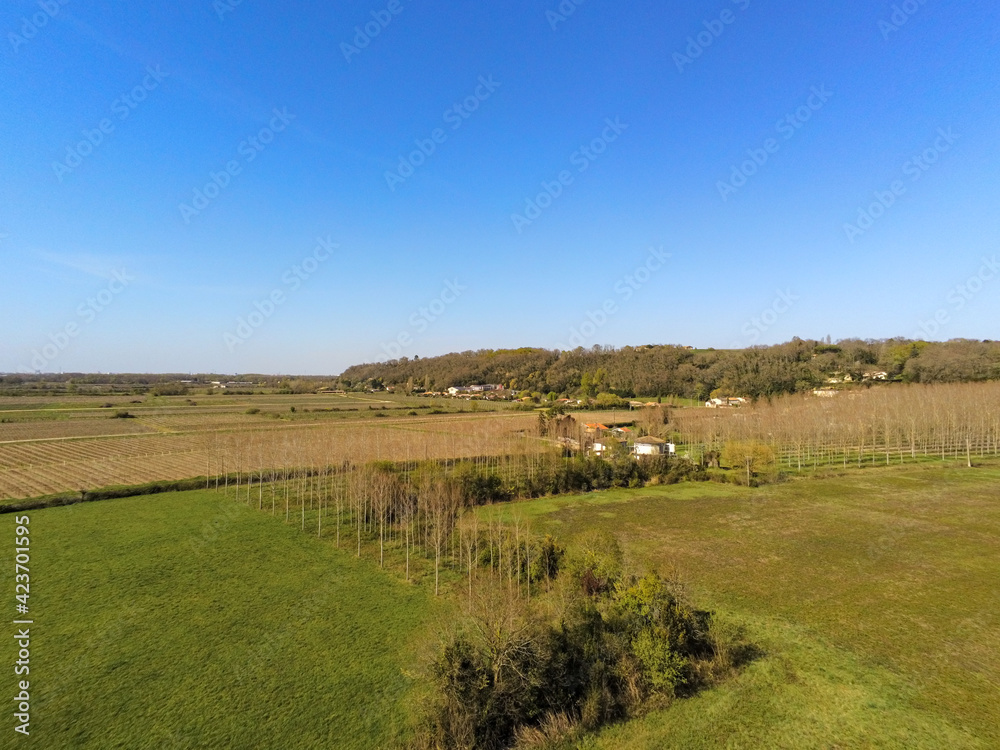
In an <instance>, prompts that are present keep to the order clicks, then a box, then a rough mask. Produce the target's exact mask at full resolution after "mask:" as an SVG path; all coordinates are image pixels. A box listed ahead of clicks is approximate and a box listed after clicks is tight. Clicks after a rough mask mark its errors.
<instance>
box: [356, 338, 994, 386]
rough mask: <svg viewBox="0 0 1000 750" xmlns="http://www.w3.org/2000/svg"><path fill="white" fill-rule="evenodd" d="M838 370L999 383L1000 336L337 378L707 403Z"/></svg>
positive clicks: (596, 355) (459, 366)
mask: <svg viewBox="0 0 1000 750" xmlns="http://www.w3.org/2000/svg"><path fill="white" fill-rule="evenodd" d="M872 373H879V375H878V377H877V379H876V380H875V381H873V380H872V379H870V378H869V380H868V381H866V380H865V378H866V374H867V375H869V376H870V375H871V374H872ZM881 373H884V376H883V375H881ZM834 374H837V375H839V376H840V377H839V379H841V380H843V379H849V380H850V381H853V382H868V384H872V383H873V382H880V381H881V379H882V378H883V377H884V378H885V379H886V380H890V381H892V380H896V381H902V382H912V383H951V382H969V381H983V380H991V379H998V378H1000V342H994V341H971V340H964V339H962V340H953V341H948V342H940V343H935V342H926V341H911V340H908V339H883V340H858V339H845V340H842V341H838V342H837V343H830V342H824V341H817V340H804V339H798V338H796V339H793V340H792V341H789V342H786V343H784V344H778V345H775V346H769V347H752V348H749V349H740V350H714V349H709V350H695V349H690V348H687V347H681V346H659V345H657V346H654V345H647V346H626V347H623V348H620V349H616V348H613V347H602V346H595V347H592V348H590V349H583V348H579V349H575V350H573V351H565V352H560V351H552V350H547V349H532V348H524V349H510V350H491V349H485V350H479V351H467V352H461V353H453V354H446V355H443V356H440V357H430V358H420V357H414V358H413V359H409V358H406V357H403V358H400V359H395V360H390V361H388V362H383V363H373V364H363V365H356V366H353V367H350V368H348V369H347V370H345V371H344V372H343V373H342V374H341V375H340V378H339V381H338V384H339V385H340V386H341V387H343V388H346V389H363V388H369V387H376V388H379V387H386V386H392V387H394V388H396V389H397V390H415V391H440V390H444V389H446V388H449V387H451V386H461V385H470V384H476V383H496V384H501V385H504V386H506V387H507V388H509V389H511V390H515V391H527V392H537V393H540V394H548V393H553V394H563V395H566V396H586V397H593V396H596V395H598V394H600V393H611V394H616V395H619V396H623V397H635V396H679V397H684V398H693V399H698V400H706V399H708V398H709V397H710V396H712V395H713V394H716V393H723V394H725V395H733V396H736V395H739V396H748V397H750V398H753V399H760V398H770V397H773V396H777V395H781V394H786V393H797V392H804V391H810V390H812V389H814V388H817V387H820V386H822V385H823V384H824V383H826V381H827V380H828V379H830V378H831V376H833V375H834Z"/></svg>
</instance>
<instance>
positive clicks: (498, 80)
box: [0, 0, 1000, 373]
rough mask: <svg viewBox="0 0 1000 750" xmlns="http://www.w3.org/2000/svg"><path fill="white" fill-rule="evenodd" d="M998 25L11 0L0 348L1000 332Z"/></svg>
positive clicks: (350, 3) (139, 363)
mask: <svg viewBox="0 0 1000 750" xmlns="http://www.w3.org/2000/svg"><path fill="white" fill-rule="evenodd" d="M175 5H176V6H178V7H174V6H175ZM894 5H896V6H897V7H898V8H899V10H897V11H894V8H893V6H894ZM560 8H562V11H566V10H572V13H565V12H562V11H560ZM908 11H912V13H908ZM894 13H895V16H894ZM32 19H34V20H32ZM386 21H388V22H386ZM900 21H905V23H899V22H900ZM369 22H370V23H369ZM366 24H368V30H369V32H374V31H376V30H377V31H378V33H377V35H373V36H371V37H368V36H367V35H364V27H365V25H366ZM356 27H361V31H362V34H363V35H362V36H360V37H359V36H358V32H357V30H356ZM998 32H1000V8H998V6H997V4H996V3H995V2H994V1H993V0H967V1H965V2H958V1H957V0H926V1H925V2H917V0H910V2H909V3H905V2H904V3H891V2H860V0H849V1H847V2H845V1H844V0H837V1H836V2H834V1H833V0H820V1H818V2H811V3H802V2H791V1H790V0H785V1H781V0H779V1H778V2H770V3H765V2H763V1H762V0H735V1H733V0H711V1H710V2H704V1H698V2H684V3H681V2H663V1H662V0H657V1H656V2H654V1H653V0H637V1H636V2H630V3H610V2H603V1H602V0H585V2H581V3H580V4H579V5H578V6H577V5H574V3H573V2H570V1H569V0H567V2H564V3H562V5H561V6H560V4H559V2H558V0H549V1H548V2H542V1H538V2H517V1H515V2H506V3H473V2H441V1H439V2H431V1H429V0H395V1H394V2H388V0H385V1H383V0H363V1H360V2H359V1H357V0H346V1H345V2H338V3H327V2H320V1H319V0H303V1H300V2H294V3H283V4H277V3H265V2H264V1H263V0H243V2H239V3H237V2H236V0H219V1H218V2H216V3H214V4H213V2H212V0H197V1H194V0H190V1H187V2H182V3H178V4H172V3H153V2H148V1H140V2H131V3H111V2H95V3H89V2H82V0H63V2H62V4H60V0H45V1H44V2H42V3H39V2H37V0H36V1H35V2H30V1H29V0H10V1H9V2H7V3H5V4H4V7H3V10H2V11H0V33H2V34H3V38H2V39H0V46H2V52H0V104H2V106H0V133H2V136H0V158H2V164H0V259H2V265H0V269H2V276H0V292H2V293H0V319H2V321H3V322H2V328H0V371H18V370H20V369H21V368H23V367H26V368H29V369H38V368H40V369H43V370H45V371H52V372H59V371H81V370H82V371H147V372H154V371H172V372H187V371H221V372H231V373H239V372H251V371H252V372H277V373H289V372H293V373H337V372H340V371H341V370H342V369H343V368H344V367H346V366H348V365H350V364H353V363H356V362H360V361H374V360H378V359H385V358H386V357H387V356H388V354H391V353H398V354H401V355H403V356H410V357H412V356H414V355H420V356H429V355H433V354H439V353H444V352H447V351H456V350H459V351H460V350H466V349H477V348H498V347H513V346H523V345H531V346H546V347H557V346H559V347H565V346H572V345H575V344H577V343H582V344H583V345H585V346H590V345H592V344H613V345H625V344H645V343H679V344H692V345H697V346H715V347H727V346H734V345H740V346H742V345H749V344H753V343H772V342H778V341H782V340H787V339H789V338H791V337H792V336H795V335H798V336H802V337H823V336H826V335H830V336H832V337H833V338H834V339H837V338H841V337H847V336H860V337H887V336H894V335H905V336H916V335H917V334H920V333H921V330H922V329H921V324H923V325H924V326H925V328H924V329H923V330H924V331H925V332H924V333H923V334H921V335H923V336H925V337H926V338H934V339H948V338H955V337H970V338H997V337H998V336H1000V332H998V329H997V323H996V321H997V320H998V319H1000V270H998V271H994V270H992V266H990V265H989V264H986V265H984V260H983V259H984V258H985V259H986V260H990V259H992V258H993V257H994V256H995V255H996V254H998V253H1000V210H998V206H1000V183H998V176H1000V157H998V147H1000V141H998V139H997V134H998V133H1000V96H998V95H1000V54H998V49H1000V33H998ZM699 34H700V35H701V36H700V38H699ZM706 42H710V44H706ZM477 95H478V96H477ZM470 97H471V98H470ZM463 102H465V104H463ZM456 104H458V105H460V110H455V109H454V107H455V105H456ZM276 111H277V112H278V113H283V114H281V116H278V115H276V114H275V112H276ZM789 117H790V118H791V122H789V120H788V119H787V118H789ZM609 121H610V122H612V123H617V124H616V125H615V127H610V126H609V125H608V124H607V123H608V122H609ZM781 123H783V124H781ZM102 125H103V128H104V131H103V132H102ZM261 131H264V132H263V133H262V132H261ZM435 131H437V132H435ZM941 133H944V134H946V136H947V137H945V136H943V135H941ZM251 137H253V138H254V139H258V138H259V140H256V141H255V143H253V144H252V143H251V142H250V141H249V140H248V139H249V138H251ZM88 138H89V139H90V141H99V143H97V145H94V146H90V144H88V143H87V142H86V140H87V139H88ZM595 141H596V143H595ZM421 143H422V145H423V148H424V150H425V151H431V150H432V149H433V153H431V154H430V155H429V156H424V155H423V154H420V153H417V154H414V155H413V156H411V154H413V152H414V151H416V150H417V149H418V148H419V145H420V144H421ZM81 144H82V146H81ZM581 148H585V149H586V151H581V150H580V149H581ZM754 157H756V160H757V161H758V162H762V163H760V164H755V163H753V161H752V160H753V158H754ZM915 157H916V158H917V159H918V161H914V158H915ZM401 159H402V160H404V161H403V164H402V166H401ZM748 160H750V161H749V162H748ZM421 162H422V163H421ZM744 162H748V163H747V164H746V165H745V166H744ZM227 165H228V166H229V167H232V172H233V174H227V173H226V170H227ZM414 165H415V166H414ZM734 168H735V169H737V170H738V172H737V174H736V176H735V179H734V174H733V170H734ZM411 169H412V172H411ZM739 172H743V173H744V174H740V173H739ZM213 173H214V174H215V178H216V181H217V182H220V183H225V185H224V187H222V188H221V189H218V190H216V189H215V188H214V187H211V186H209V187H208V188H207V189H206V185H209V183H210V182H211V180H212V174H213ZM746 173H752V174H750V175H749V176H746ZM387 175H395V176H394V177H390V176H387ZM560 177H562V178H563V181H562V182H560ZM744 180H745V182H744ZM726 183H728V185H727V184H726ZM543 185H547V186H548V187H547V188H546V187H543ZM196 190H200V191H202V194H205V193H208V194H209V198H207V199H205V200H204V201H202V200H201V199H197V200H196V195H195V191H196ZM545 190H547V191H548V192H549V193H553V194H557V195H556V197H554V198H549V196H548V195H543V197H542V198H541V200H540V203H541V204H542V207H541V208H540V209H539V210H538V211H535V210H534V209H530V210H529V209H528V208H527V206H526V201H527V200H528V199H529V198H530V199H532V200H534V199H535V198H536V197H537V196H539V194H540V193H543V191H545ZM876 194H879V195H881V200H882V202H883V203H885V204H891V205H889V207H888V208H883V209H881V210H880V208H879V207H875V208H874V210H873V213H874V214H878V215H877V217H874V220H873V221H870V222H869V221H868V220H867V219H865V218H864V217H861V218H860V223H859V211H860V210H861V209H866V210H867V208H868V207H869V206H871V205H872V204H873V203H875V202H876V200H877V199H878V198H877V195H876ZM182 204H183V205H186V206H187V207H188V208H183V207H182ZM515 214H517V215H520V216H521V217H523V219H524V220H522V219H521V218H517V217H515V216H514V215H515ZM849 224H852V225H853V226H854V229H851V228H849V227H845V225H849ZM318 238H324V243H326V242H332V243H336V245H338V247H337V248H335V249H333V250H332V251H328V250H326V249H324V247H323V245H319V244H318ZM327 238H328V239H327ZM650 248H658V249H659V252H660V253H661V254H662V255H666V254H669V257H668V258H666V259H665V260H664V259H662V255H661V258H660V259H657V258H655V257H654V256H652V255H651V254H650ZM315 257H318V258H319V259H320V260H315V259H313V260H310V258H315ZM647 262H648V263H649V266H651V267H653V268H654V270H652V271H647V270H644V265H645V264H646V263H647ZM637 269H639V270H638V273H637ZM116 272H117V273H118V274H119V278H116V277H115V273H116ZM122 274H124V275H123V276H122ZM636 274H637V275H636ZM970 279H972V280H973V281H972V283H971V286H968V282H969V280H970ZM449 284H451V286H452V287H454V289H453V288H449V286H448V285H449ZM455 289H457V293H456V291H455ZM273 293H277V299H278V300H279V303H278V304H275V305H274V309H273V311H271V308H270V307H269V304H273V303H272V302H266V300H269V298H270V296H271V295H272V294H273ZM258 307H259V308H263V309H264V311H265V313H268V312H269V313H270V314H269V315H265V314H263V313H256V314H255V311H256V310H257V309H258ZM421 308H423V309H424V310H426V314H425V313H424V312H422V311H421ZM602 308H604V309H603V310H602ZM602 316H603V317H602ZM935 316H937V321H935V320H934V319H935ZM431 318H433V320H431ZM241 319H242V320H243V321H245V325H244V326H242V327H241V326H240V320H241ZM591 320H596V321H597V323H598V324H599V325H598V324H594V323H592V322H590V321H591ZM932 321H933V322H932ZM67 328H68V329H69V333H67ZM248 334H249V335H248ZM400 337H401V338H402V341H403V343H402V344H398V342H399V340H400ZM390 342H397V344H398V349H397V348H395V347H393V346H387V344H389V343H390Z"/></svg>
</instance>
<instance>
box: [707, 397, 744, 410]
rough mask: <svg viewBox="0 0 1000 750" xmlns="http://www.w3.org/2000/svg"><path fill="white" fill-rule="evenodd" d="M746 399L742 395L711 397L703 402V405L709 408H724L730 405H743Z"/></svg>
mask: <svg viewBox="0 0 1000 750" xmlns="http://www.w3.org/2000/svg"><path fill="white" fill-rule="evenodd" d="M746 402H747V400H746V399H745V398H743V397H742V396H736V397H730V398H713V399H710V400H709V401H706V402H705V406H706V407H708V408H709V409H725V408H728V407H730V406H743V405H744V404H745V403H746Z"/></svg>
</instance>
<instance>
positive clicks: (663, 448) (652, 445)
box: [633, 435, 677, 456]
mask: <svg viewBox="0 0 1000 750" xmlns="http://www.w3.org/2000/svg"><path fill="white" fill-rule="evenodd" d="M634 446H635V447H634V448H633V450H634V451H635V455H636V456H662V455H664V454H668V455H671V456H673V455H675V454H676V453H677V447H676V446H675V445H674V444H673V443H668V442H667V441H666V440H663V439H662V438H658V437H653V436H652V435H649V436H647V437H641V438H636V440H635V444H634Z"/></svg>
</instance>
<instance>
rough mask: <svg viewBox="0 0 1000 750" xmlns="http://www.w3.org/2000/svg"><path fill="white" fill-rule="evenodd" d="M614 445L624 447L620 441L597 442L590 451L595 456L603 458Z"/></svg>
mask: <svg viewBox="0 0 1000 750" xmlns="http://www.w3.org/2000/svg"><path fill="white" fill-rule="evenodd" d="M615 445H624V443H623V442H622V441H620V440H598V441H596V442H595V443H594V445H593V447H592V448H591V450H592V451H593V452H594V455H595V456H603V455H604V454H605V453H606V452H608V451H610V450H612V449H613V448H614V446H615Z"/></svg>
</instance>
